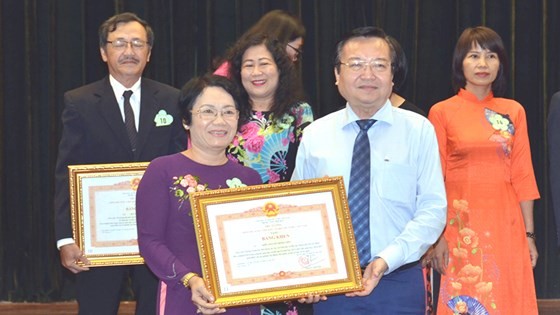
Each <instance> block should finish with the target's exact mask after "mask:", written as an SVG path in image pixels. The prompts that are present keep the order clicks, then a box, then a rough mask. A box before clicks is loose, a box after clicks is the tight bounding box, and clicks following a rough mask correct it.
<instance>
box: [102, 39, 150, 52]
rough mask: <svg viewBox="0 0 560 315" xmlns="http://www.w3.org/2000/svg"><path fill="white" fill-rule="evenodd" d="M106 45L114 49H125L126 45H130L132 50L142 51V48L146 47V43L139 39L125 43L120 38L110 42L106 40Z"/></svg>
mask: <svg viewBox="0 0 560 315" xmlns="http://www.w3.org/2000/svg"><path fill="white" fill-rule="evenodd" d="M107 43H109V44H111V45H113V48H115V49H119V50H120V49H126V47H128V44H130V46H132V48H133V49H142V48H144V47H146V44H147V42H145V41H143V40H141V39H133V40H131V41H126V40H124V39H122V38H119V39H116V40H113V41H110V40H108V41H107Z"/></svg>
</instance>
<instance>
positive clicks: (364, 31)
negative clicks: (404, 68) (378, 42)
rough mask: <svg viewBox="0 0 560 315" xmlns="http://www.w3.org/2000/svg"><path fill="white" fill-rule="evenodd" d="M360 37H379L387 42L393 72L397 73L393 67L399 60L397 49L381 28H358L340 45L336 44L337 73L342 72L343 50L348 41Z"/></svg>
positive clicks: (340, 42)
mask: <svg viewBox="0 0 560 315" xmlns="http://www.w3.org/2000/svg"><path fill="white" fill-rule="evenodd" d="M358 37H366V38H368V37H377V38H381V39H383V40H384V41H385V42H387V45H389V50H390V54H391V70H392V71H393V72H394V71H395V69H393V67H394V64H395V60H396V59H397V55H396V53H395V48H394V47H393V45H392V44H391V42H390V41H389V40H388V39H387V37H388V36H387V34H386V33H385V31H384V30H383V29H382V28H380V27H375V26H362V27H358V28H355V29H353V30H352V31H350V33H348V34H346V35H345V36H344V37H342V39H341V40H340V41H338V43H337V44H336V48H335V54H334V66H335V68H336V71H337V72H340V54H341V52H342V48H344V45H346V43H347V42H348V41H350V40H352V39H354V38H358Z"/></svg>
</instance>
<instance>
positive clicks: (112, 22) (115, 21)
mask: <svg viewBox="0 0 560 315" xmlns="http://www.w3.org/2000/svg"><path fill="white" fill-rule="evenodd" d="M130 22H138V23H140V24H142V26H144V29H145V30H146V35H147V37H148V45H150V47H153V46H154V31H153V30H152V27H151V26H150V25H149V24H148V22H146V21H144V20H142V19H141V18H139V17H138V15H136V14H134V13H131V12H124V13H120V14H117V15H113V16H112V17H110V18H109V19H107V20H106V21H105V22H103V24H101V26H100V27H99V47H102V48H103V47H105V46H106V45H107V37H109V33H111V32H114V31H115V30H116V29H117V26H118V25H119V24H121V23H130Z"/></svg>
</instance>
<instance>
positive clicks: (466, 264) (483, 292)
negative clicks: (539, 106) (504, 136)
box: [446, 124, 503, 314]
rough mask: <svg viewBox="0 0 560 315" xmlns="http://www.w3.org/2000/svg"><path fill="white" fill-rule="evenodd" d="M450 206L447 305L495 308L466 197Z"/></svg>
mask: <svg viewBox="0 0 560 315" xmlns="http://www.w3.org/2000/svg"><path fill="white" fill-rule="evenodd" d="M500 126H503V124H500ZM452 206H453V208H452V211H450V213H449V228H455V229H457V232H458V235H457V238H456V239H455V240H448V241H449V244H448V246H449V250H450V252H451V255H452V256H451V257H452V259H451V261H452V263H451V265H450V267H451V268H450V270H449V271H448V272H449V276H450V279H453V281H450V282H449V283H447V285H446V290H447V291H448V293H449V295H450V296H451V299H450V300H449V301H448V302H447V305H448V306H449V308H451V309H452V311H453V313H454V314H488V312H487V311H486V308H485V307H484V305H489V306H490V307H491V308H492V309H497V305H496V303H495V302H494V299H493V297H492V282H489V281H487V279H485V274H484V271H485V270H484V267H485V266H484V262H485V259H484V253H483V248H482V246H481V243H480V238H479V236H478V233H477V232H476V231H475V230H473V229H471V228H470V226H469V213H470V209H469V203H468V201H467V200H463V199H461V200H457V199H455V200H453V205H452ZM466 292H476V297H471V296H468V295H465V293H466ZM473 307H475V308H476V310H475V309H474V308H473ZM475 311H477V313H475ZM478 312H480V313H478Z"/></svg>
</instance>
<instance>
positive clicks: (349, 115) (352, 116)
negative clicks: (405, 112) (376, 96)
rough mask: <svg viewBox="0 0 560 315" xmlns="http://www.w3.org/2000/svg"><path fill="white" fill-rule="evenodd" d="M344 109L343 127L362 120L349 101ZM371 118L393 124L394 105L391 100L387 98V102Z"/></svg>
mask: <svg viewBox="0 0 560 315" xmlns="http://www.w3.org/2000/svg"><path fill="white" fill-rule="evenodd" d="M344 111H345V115H344V116H343V118H342V127H343V128H344V127H345V126H347V125H350V124H352V123H353V122H355V121H356V120H360V118H359V117H358V115H356V113H354V111H353V110H352V107H350V104H349V103H346V108H344ZM370 119H375V120H377V123H376V124H378V123H379V122H385V123H387V124H389V125H392V124H393V105H391V102H390V101H389V100H387V101H386V102H385V104H384V105H383V106H381V108H380V109H379V110H378V111H377V112H376V113H375V114H374V115H373V116H372V117H370Z"/></svg>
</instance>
